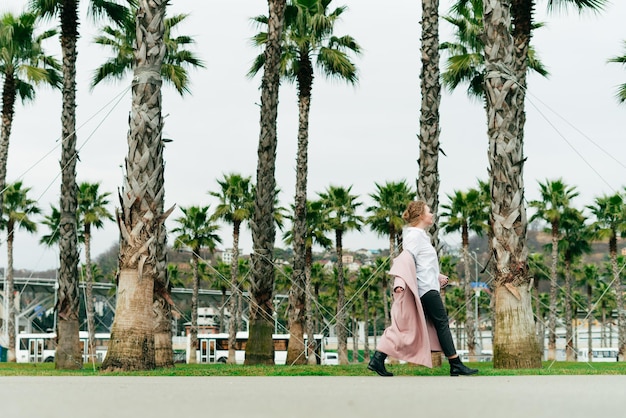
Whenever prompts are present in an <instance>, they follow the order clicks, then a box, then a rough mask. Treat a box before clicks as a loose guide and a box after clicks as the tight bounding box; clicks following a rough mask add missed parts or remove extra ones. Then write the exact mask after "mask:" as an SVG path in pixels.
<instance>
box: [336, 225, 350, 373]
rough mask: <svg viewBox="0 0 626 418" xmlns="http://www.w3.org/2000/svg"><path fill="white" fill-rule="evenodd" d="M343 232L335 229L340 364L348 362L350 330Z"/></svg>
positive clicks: (338, 352)
mask: <svg viewBox="0 0 626 418" xmlns="http://www.w3.org/2000/svg"><path fill="white" fill-rule="evenodd" d="M342 239H343V234H342V231H340V230H337V231H335V242H336V246H337V317H336V318H337V322H336V324H337V355H338V356H339V364H342V365H343V364H348V332H347V331H348V330H347V328H346V291H345V281H344V276H343V242H342Z"/></svg>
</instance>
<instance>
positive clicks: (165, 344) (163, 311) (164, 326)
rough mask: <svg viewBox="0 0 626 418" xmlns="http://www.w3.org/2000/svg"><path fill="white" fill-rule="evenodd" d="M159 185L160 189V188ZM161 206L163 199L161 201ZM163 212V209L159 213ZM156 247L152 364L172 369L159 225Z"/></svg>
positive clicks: (167, 287)
mask: <svg viewBox="0 0 626 418" xmlns="http://www.w3.org/2000/svg"><path fill="white" fill-rule="evenodd" d="M162 185H163V184H162V183H161V187H162ZM161 204H163V199H161ZM162 211H163V207H161V208H160V210H159V212H162ZM157 238H158V243H157V246H156V254H157V255H156V268H155V269H154V295H153V301H152V314H153V316H154V363H155V366H156V367H162V368H163V367H174V348H173V346H172V306H173V305H174V302H173V301H172V298H171V287H172V286H171V284H170V282H169V277H168V276H167V274H168V273H167V231H166V230H165V225H161V232H160V234H159V235H158V237H157Z"/></svg>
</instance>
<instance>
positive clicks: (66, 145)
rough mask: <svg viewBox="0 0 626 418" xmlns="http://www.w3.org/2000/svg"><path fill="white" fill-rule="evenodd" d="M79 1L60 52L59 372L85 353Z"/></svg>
mask: <svg viewBox="0 0 626 418" xmlns="http://www.w3.org/2000/svg"><path fill="white" fill-rule="evenodd" d="M77 7H78V1H77V0H63V4H62V11H61V52H62V54H63V106H62V112H63V113H62V115H61V125H62V145H61V197H60V204H59V206H60V212H61V220H60V224H59V276H58V283H59V289H58V291H57V305H56V310H57V318H58V321H57V338H58V345H57V351H56V355H55V361H56V368H57V369H80V368H82V367H83V364H82V359H83V357H82V353H81V352H80V339H79V335H78V330H79V324H78V310H79V306H80V304H79V293H78V261H79V256H78V234H77V231H76V230H77V218H76V209H77V207H78V197H77V195H78V187H77V185H76V160H77V157H78V155H77V152H76V55H77V52H76V41H77V39H78V11H77ZM67 332H71V334H68V333H67Z"/></svg>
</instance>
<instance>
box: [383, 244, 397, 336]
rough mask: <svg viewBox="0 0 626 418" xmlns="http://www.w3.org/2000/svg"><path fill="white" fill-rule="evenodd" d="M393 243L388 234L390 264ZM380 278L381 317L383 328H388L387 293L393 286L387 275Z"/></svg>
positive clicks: (388, 303)
mask: <svg viewBox="0 0 626 418" xmlns="http://www.w3.org/2000/svg"><path fill="white" fill-rule="evenodd" d="M394 241H395V236H394V234H389V259H388V261H389V263H390V264H391V260H393V256H394V254H395V253H394V252H393V247H394V245H393V244H394ZM382 277H383V278H382V286H381V287H382V289H381V290H382V293H383V315H384V316H385V328H388V327H389V326H391V313H390V309H389V305H390V301H389V295H390V294H391V292H390V291H389V288H390V287H391V286H393V284H392V283H391V278H390V277H389V276H388V275H387V274H383V276H382Z"/></svg>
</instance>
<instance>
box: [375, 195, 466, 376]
mask: <svg viewBox="0 0 626 418" xmlns="http://www.w3.org/2000/svg"><path fill="white" fill-rule="evenodd" d="M402 218H403V219H404V220H405V222H406V223H407V224H408V225H407V227H406V228H405V229H404V231H403V240H402V245H403V247H404V251H403V252H402V253H401V254H400V255H399V256H398V257H396V258H395V259H394V263H393V266H392V269H391V270H390V274H392V275H394V276H395V280H394V287H393V292H394V306H392V319H393V321H392V325H391V326H390V327H389V328H387V329H386V330H385V332H384V333H383V336H382V337H381V340H380V343H379V344H378V346H377V347H376V352H375V353H374V356H373V357H372V360H371V361H370V363H369V365H368V369H370V370H372V371H375V372H376V373H378V374H379V375H381V376H393V374H392V373H390V372H388V371H387V370H386V368H385V363H384V361H385V358H386V357H387V355H391V356H394V357H397V358H399V359H401V360H406V361H410V362H415V361H414V360H410V359H408V358H406V354H405V353H404V352H403V351H406V349H407V348H409V349H410V348H411V347H410V346H408V347H404V348H403V350H397V349H396V347H403V344H400V345H399V342H402V341H406V339H407V338H406V337H407V331H410V332H412V333H414V334H415V333H416V332H419V333H420V334H421V335H420V338H419V339H418V338H416V337H413V340H414V341H413V343H419V342H422V344H421V345H422V346H423V342H424V339H425V340H426V342H427V343H428V345H427V346H428V347H429V348H430V351H438V350H436V348H438V346H440V348H441V349H442V350H443V353H444V354H445V356H446V357H447V358H448V362H449V363H450V376H459V375H472V374H476V373H478V370H477V369H470V368H469V367H467V366H465V365H464V364H463V363H462V362H461V359H460V358H459V355H458V354H457V352H456V349H455V348H454V341H453V340H452V333H451V332H450V326H449V320H448V314H447V313H446V309H445V307H444V305H443V302H442V300H441V295H440V293H439V291H440V289H441V288H442V287H444V286H446V285H447V284H448V278H447V277H446V276H444V275H442V274H441V273H440V272H439V259H438V257H437V251H436V250H435V248H434V247H433V245H432V244H431V242H430V237H429V236H428V233H427V232H426V231H428V229H430V227H431V226H432V225H433V219H434V217H433V214H432V213H431V211H430V208H429V207H428V205H427V204H426V203H425V202H424V201H421V200H418V201H411V202H409V204H408V205H407V208H406V210H405V211H404V213H403V215H402ZM416 278H417V280H416ZM405 293H406V295H405ZM407 296H408V298H409V300H414V301H415V303H414V305H415V308H414V309H415V312H414V313H413V312H411V315H407V314H406V311H407V307H408V306H411V304H410V303H409V304H406V303H399V302H400V300H401V298H404V297H407ZM396 305H398V306H396ZM394 308H395V310H394ZM400 311H401V312H400ZM411 311H413V306H411ZM394 314H395V315H394ZM409 316H412V317H413V319H415V320H416V321H417V322H418V324H420V321H424V317H425V319H426V321H425V322H426V325H427V326H426V327H424V328H422V327H421V326H417V327H412V330H409V329H407V328H406V326H404V324H400V326H398V323H397V322H398V321H400V322H403V321H404V322H406V320H407V319H408V318H409ZM420 317H421V319H420ZM431 326H432V327H433V328H434V333H435V334H436V336H432V337H429V334H430V335H432V332H431V333H428V332H426V333H424V330H426V331H428V329H429V328H430V327H431ZM400 329H402V330H403V331H402V332H399V330H400ZM400 337H401V338H400ZM424 337H425V338H424ZM436 340H438V341H436ZM420 350H421V352H422V353H423V352H424V348H423V347H420ZM425 363H426V364H425ZM418 364H423V365H425V366H428V367H432V363H431V361H430V359H426V360H425V361H422V362H418Z"/></svg>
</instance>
